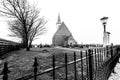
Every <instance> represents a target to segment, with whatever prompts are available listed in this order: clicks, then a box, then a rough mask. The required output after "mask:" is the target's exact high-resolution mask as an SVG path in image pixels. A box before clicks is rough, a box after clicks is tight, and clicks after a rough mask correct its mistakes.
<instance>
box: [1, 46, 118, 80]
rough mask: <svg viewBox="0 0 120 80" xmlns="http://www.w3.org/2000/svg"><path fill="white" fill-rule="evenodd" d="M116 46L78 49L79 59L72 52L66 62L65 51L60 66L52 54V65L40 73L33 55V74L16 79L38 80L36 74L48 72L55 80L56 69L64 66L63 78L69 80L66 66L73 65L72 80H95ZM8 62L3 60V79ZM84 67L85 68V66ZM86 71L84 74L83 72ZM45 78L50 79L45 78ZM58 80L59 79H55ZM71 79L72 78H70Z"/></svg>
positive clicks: (6, 72) (115, 51) (7, 70)
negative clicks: (69, 59) (71, 58)
mask: <svg viewBox="0 0 120 80" xmlns="http://www.w3.org/2000/svg"><path fill="white" fill-rule="evenodd" d="M117 48H118V47H117V46H113V45H111V46H108V47H106V48H103V47H101V48H94V49H89V50H86V51H84V52H83V51H80V53H79V54H80V56H79V59H76V57H78V55H77V53H75V52H74V60H73V61H70V62H68V56H67V55H68V54H67V53H65V56H64V58H65V59H64V64H63V65H62V66H56V56H55V55H53V56H52V67H51V68H49V69H47V70H44V71H42V72H40V73H38V70H39V69H40V68H39V69H38V65H40V64H39V63H38V61H37V60H38V59H37V57H35V59H34V64H33V69H34V74H30V75H27V76H23V77H21V78H19V79H16V80H28V79H32V78H34V79H33V80H40V78H38V76H41V75H44V74H47V73H49V72H52V73H51V76H52V80H56V78H57V77H56V75H55V74H56V70H58V69H60V68H65V71H64V73H65V77H64V80H70V78H69V75H68V72H69V70H68V66H70V65H73V66H74V80H97V76H96V74H97V70H99V68H100V67H103V66H104V65H105V62H106V61H108V60H112V59H113V58H114V55H116V54H117V53H118V51H117V50H118V49H117ZM78 63H80V64H79V65H80V71H81V73H80V74H78V69H77V66H78ZM7 65H8V63H7V62H5V63H4V68H3V70H2V75H3V80H9V79H8V78H9V77H8V74H9V73H10V71H9V69H8V66H7ZM84 65H85V66H86V68H85V66H84ZM85 73H86V74H85ZM78 75H79V76H80V78H79V77H78ZM47 80H51V79H47ZM57 80H59V79H57ZM72 80H73V79H72Z"/></svg>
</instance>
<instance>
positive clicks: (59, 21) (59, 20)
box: [56, 14, 61, 24]
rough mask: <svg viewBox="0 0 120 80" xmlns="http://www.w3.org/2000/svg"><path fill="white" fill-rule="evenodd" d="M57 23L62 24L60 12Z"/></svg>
mask: <svg viewBox="0 0 120 80" xmlns="http://www.w3.org/2000/svg"><path fill="white" fill-rule="evenodd" d="M56 24H61V19H60V14H58V20H57V23H56Z"/></svg>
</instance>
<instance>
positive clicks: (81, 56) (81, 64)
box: [80, 51, 84, 80]
mask: <svg viewBox="0 0 120 80" xmlns="http://www.w3.org/2000/svg"><path fill="white" fill-rule="evenodd" d="M80 58H81V75H82V80H83V77H84V76H83V66H84V65H83V60H82V58H83V57H82V51H81V52H80Z"/></svg>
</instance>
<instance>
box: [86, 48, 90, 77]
mask: <svg viewBox="0 0 120 80" xmlns="http://www.w3.org/2000/svg"><path fill="white" fill-rule="evenodd" d="M86 67H87V79H88V78H89V77H88V52H87V50H86Z"/></svg>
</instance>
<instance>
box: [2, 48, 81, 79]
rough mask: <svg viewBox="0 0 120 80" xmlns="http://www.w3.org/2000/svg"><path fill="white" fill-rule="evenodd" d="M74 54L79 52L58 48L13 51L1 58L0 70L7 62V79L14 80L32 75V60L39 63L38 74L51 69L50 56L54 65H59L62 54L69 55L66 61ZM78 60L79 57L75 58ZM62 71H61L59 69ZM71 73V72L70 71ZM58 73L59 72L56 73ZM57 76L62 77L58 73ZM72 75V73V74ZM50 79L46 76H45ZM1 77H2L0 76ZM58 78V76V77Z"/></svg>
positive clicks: (62, 57) (62, 60)
mask: <svg viewBox="0 0 120 80" xmlns="http://www.w3.org/2000/svg"><path fill="white" fill-rule="evenodd" d="M74 52H76V53H77V55H79V52H80V51H79V50H69V49H67V50H66V49H62V48H61V49H58V48H43V49H40V48H32V49H31V51H26V50H25V49H22V50H19V51H13V52H10V53H7V54H5V55H4V56H2V63H1V65H0V70H2V69H3V64H4V62H8V67H9V70H10V71H11V72H10V73H9V79H10V80H14V79H16V78H20V77H23V76H25V75H29V74H33V67H32V65H33V63H34V58H35V57H37V59H38V63H39V67H38V69H39V72H41V71H43V70H45V69H48V68H51V67H52V55H53V54H54V55H55V57H56V65H61V64H63V62H64V54H63V53H69V55H72V57H71V56H68V61H71V60H73V53H74ZM77 58H80V55H79V56H77ZM61 70H62V69H61ZM62 71H64V70H62ZM72 71H73V70H72ZM58 72H59V71H58ZM58 74H59V75H62V74H60V73H58ZM72 74H73V73H72ZM45 76H47V77H50V76H48V75H45ZM1 77H2V76H1ZM58 77H59V76H58ZM42 80H43V79H42Z"/></svg>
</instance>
